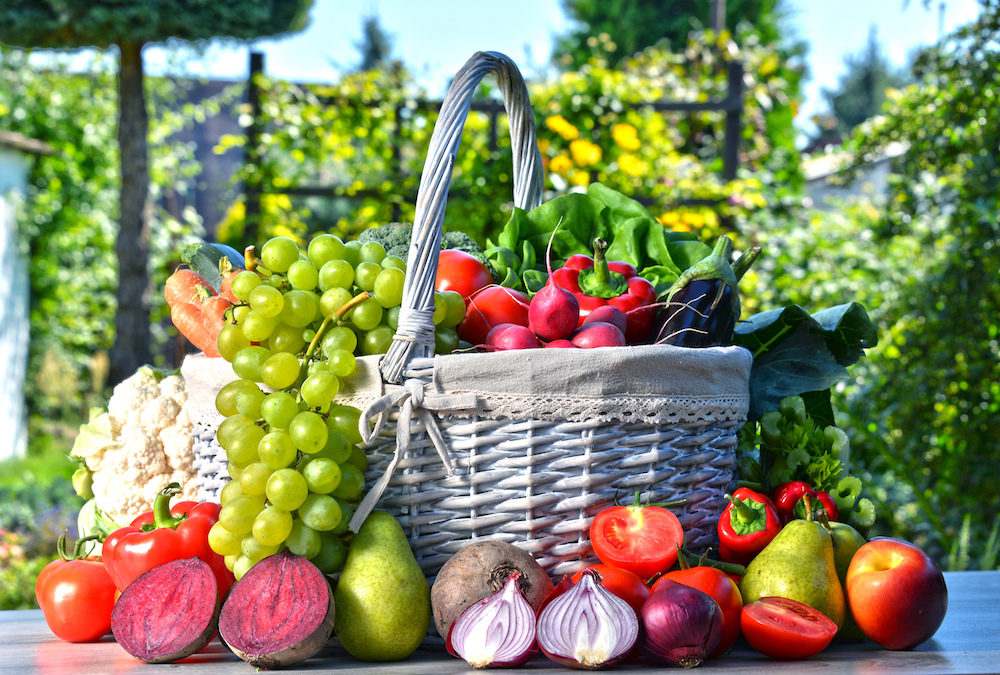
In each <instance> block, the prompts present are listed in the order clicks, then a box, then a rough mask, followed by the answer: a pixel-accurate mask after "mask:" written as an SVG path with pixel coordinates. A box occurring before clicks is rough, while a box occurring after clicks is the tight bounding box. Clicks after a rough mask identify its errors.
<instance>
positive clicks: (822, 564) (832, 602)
mask: <svg viewBox="0 0 1000 675" xmlns="http://www.w3.org/2000/svg"><path fill="white" fill-rule="evenodd" d="M739 587H740V593H742V594H743V602H744V603H745V604H749V603H751V602H754V601H755V600H759V599H760V598H764V597H767V596H779V597H782V598H791V599H792V600H798V601H799V602H804V603H805V604H807V605H809V606H810V607H813V608H814V609H817V610H819V611H820V612H822V613H823V614H825V615H826V616H828V617H830V619H832V620H833V622H834V623H835V624H837V628H840V626H842V625H843V624H844V615H845V613H846V611H847V602H846V600H845V597H844V589H843V586H842V585H841V583H840V579H839V578H838V577H837V568H836V565H835V563H834V558H833V539H832V538H831V536H830V533H829V532H828V531H827V529H826V528H825V527H823V525H822V524H821V523H819V522H818V521H814V520H812V519H811V513H808V512H807V518H806V519H805V520H801V519H800V520H793V521H791V522H790V523H788V524H787V525H785V526H784V527H783V528H782V529H781V532H779V533H778V536H776V537H775V538H774V539H772V540H771V543H769V544H768V545H767V546H765V547H764V549H763V550H762V551H761V552H760V553H758V554H757V556H756V557H755V558H754V559H753V560H751V561H750V564H749V565H747V568H746V573H745V574H744V575H743V578H742V579H740V583H739Z"/></svg>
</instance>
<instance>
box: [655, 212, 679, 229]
mask: <svg viewBox="0 0 1000 675" xmlns="http://www.w3.org/2000/svg"><path fill="white" fill-rule="evenodd" d="M657 220H659V221H660V223H661V224H663V225H666V226H667V227H674V226H675V225H677V224H678V223H679V222H680V221H681V216H680V214H679V213H677V212H676V211H667V212H666V213H664V214H663V215H661V216H660V217H659V218H657Z"/></svg>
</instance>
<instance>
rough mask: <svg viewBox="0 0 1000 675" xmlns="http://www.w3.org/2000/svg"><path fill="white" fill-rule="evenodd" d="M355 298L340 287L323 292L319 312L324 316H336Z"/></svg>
mask: <svg viewBox="0 0 1000 675" xmlns="http://www.w3.org/2000/svg"><path fill="white" fill-rule="evenodd" d="M353 297H354V296H353V295H351V292H350V291H349V290H348V289H346V288H341V287H340V286H334V287H333V288H331V289H328V290H326V291H324V292H323V295H321V296H320V298H319V311H320V313H321V314H322V315H323V316H324V317H327V316H330V315H331V314H336V313H337V312H338V311H340V308H341V307H343V306H344V305H346V304H347V303H348V302H350V301H351V299H352V298H353Z"/></svg>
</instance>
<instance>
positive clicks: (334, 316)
mask: <svg viewBox="0 0 1000 675" xmlns="http://www.w3.org/2000/svg"><path fill="white" fill-rule="evenodd" d="M370 297H371V295H370V294H369V293H368V291H361V292H360V293H358V294H357V295H355V296H354V297H353V298H351V299H350V300H348V301H347V302H345V303H344V304H343V305H341V306H340V309H338V310H337V311H335V312H333V313H331V314H330V315H328V316H327V317H326V318H324V319H323V323H321V324H320V325H319V328H317V329H316V334H315V335H314V336H313V339H312V340H310V341H309V346H308V347H306V353H305V355H304V356H303V357H302V365H301V366H299V377H298V379H296V380H295V387H296V388H298V387H301V386H302V383H303V382H305V379H306V377H307V376H308V375H309V361H310V360H311V359H312V355H313V353H315V351H316V347H317V346H319V343H320V342H321V341H322V340H323V336H324V335H326V333H327V331H328V330H330V327H331V326H333V325H334V324H335V323H337V322H339V321H340V320H341V319H343V318H344V316H346V315H347V313H348V312H350V311H351V310H352V309H354V308H355V307H357V306H358V305H360V304H361V303H362V302H364V301H365V300H367V299H368V298H370Z"/></svg>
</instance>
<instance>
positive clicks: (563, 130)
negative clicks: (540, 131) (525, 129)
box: [545, 115, 580, 141]
mask: <svg viewBox="0 0 1000 675" xmlns="http://www.w3.org/2000/svg"><path fill="white" fill-rule="evenodd" d="M545 126H547V127H548V128H549V129H551V130H552V131H554V132H556V133H557V134H559V135H560V136H562V137H563V139H564V140H567V141H572V140H573V139H574V138H579V137H580V131H579V130H578V129H577V128H576V127H574V126H573V125H572V124H570V123H569V122H568V121H566V118H565V117H563V116H562V115H553V116H552V117H547V118H545Z"/></svg>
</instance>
